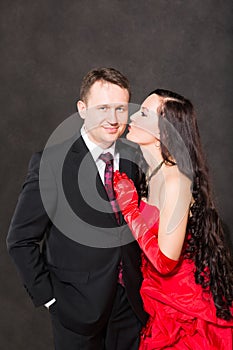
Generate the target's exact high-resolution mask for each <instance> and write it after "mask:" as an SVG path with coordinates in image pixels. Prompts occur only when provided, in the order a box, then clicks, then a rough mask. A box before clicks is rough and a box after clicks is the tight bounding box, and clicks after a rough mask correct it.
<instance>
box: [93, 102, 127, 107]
mask: <svg viewBox="0 0 233 350" xmlns="http://www.w3.org/2000/svg"><path fill="white" fill-rule="evenodd" d="M111 106H113V107H126V106H128V103H121V102H119V103H101V104H99V105H97V107H111Z"/></svg>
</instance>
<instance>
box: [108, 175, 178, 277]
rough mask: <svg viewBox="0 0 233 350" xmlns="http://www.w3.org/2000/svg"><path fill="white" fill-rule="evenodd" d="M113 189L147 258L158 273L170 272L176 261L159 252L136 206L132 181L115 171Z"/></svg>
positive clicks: (135, 191) (155, 239)
mask: <svg viewBox="0 0 233 350" xmlns="http://www.w3.org/2000/svg"><path fill="white" fill-rule="evenodd" d="M114 190H115V194H116V199H117V202H118V205H119V207H120V210H121V212H122V214H123V215H124V219H125V221H126V222H127V224H128V226H129V228H130V229H131V231H132V234H133V235H134V237H135V239H136V240H137V241H138V244H139V245H140V247H141V249H142V250H143V252H144V253H145V254H146V256H147V258H148V259H149V260H150V262H151V263H152V265H153V266H154V267H155V268H156V270H157V271H158V272H159V273H161V274H168V273H170V272H171V271H172V270H173V269H174V268H175V267H176V265H177V263H178V261H177V260H172V259H170V258H168V257H167V256H166V255H164V254H163V253H162V252H161V250H160V248H159V245H158V239H157V237H156V235H155V233H154V231H153V229H151V228H149V227H148V226H147V223H146V222H145V219H144V218H143V216H142V214H141V213H140V210H139V208H138V194H137V190H136V188H135V186H134V183H133V181H132V180H130V179H129V178H128V177H127V175H126V174H124V173H122V174H120V173H119V171H116V172H115V173H114Z"/></svg>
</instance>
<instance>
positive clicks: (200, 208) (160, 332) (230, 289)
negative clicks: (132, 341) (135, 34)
mask: <svg viewBox="0 0 233 350" xmlns="http://www.w3.org/2000/svg"><path fill="white" fill-rule="evenodd" d="M127 138H128V139H129V140H131V141H134V142H137V143H138V144H139V145H140V147H141V150H142V152H143V155H144V158H145V160H146V162H147V164H148V173H147V191H146V192H147V202H145V201H143V200H142V201H141V203H140V208H138V194H137V191H136V189H135V187H134V184H133V183H132V181H131V180H129V179H128V178H127V176H126V175H125V174H120V173H119V172H116V173H115V177H114V189H115V192H116V197H117V201H118V203H119V206H120V209H121V210H122V212H123V215H124V218H125V220H126V222H127V223H128V225H129V226H130V228H131V231H132V233H133V235H134V237H135V238H136V239H137V241H138V243H139V245H140V247H141V249H142V251H143V253H142V273H143V283H142V287H141V295H142V299H143V303H144V307H145V310H146V311H147V312H148V314H149V321H148V323H147V326H146V327H145V329H144V330H143V332H142V336H141V343H140V347H139V349H140V350H154V349H182V350H183V349H192V350H193V349H198V350H202V349H211V350H213V349H216V350H220V349H222V350H223V349H224V350H226V349H229V350H231V349H232V348H233V346H232V335H233V316H232V315H233V312H232V311H233V308H232V301H233V272H232V261H231V260H230V254H229V252H228V250H227V248H226V243H225V241H224V234H223V230H222V227H221V224H220V219H219V217H218V214H217V212H216V209H215V206H214V203H213V200H212V195H211V191H210V185H209V178H208V171H207V167H206V163H205V159H204V157H203V153H202V149H201V144H200V137H199V132H198V127H197V121H196V116H195V112H194V109H193V106H192V104H191V102H190V101H189V100H187V99H185V98H184V97H182V96H180V95H178V94H176V93H173V92H171V91H167V90H155V91H153V92H152V93H151V94H150V95H149V96H148V97H147V98H146V100H145V101H144V102H143V104H142V107H141V110H140V112H138V113H136V114H134V115H133V116H132V117H131V124H130V126H129V133H128V134H127ZM142 187H143V186H142ZM142 192H143V191H142ZM144 192H145V191H144Z"/></svg>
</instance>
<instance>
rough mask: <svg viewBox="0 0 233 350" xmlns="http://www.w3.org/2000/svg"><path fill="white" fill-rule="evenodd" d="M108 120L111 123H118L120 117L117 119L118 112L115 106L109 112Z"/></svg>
mask: <svg viewBox="0 0 233 350" xmlns="http://www.w3.org/2000/svg"><path fill="white" fill-rule="evenodd" d="M108 122H109V123H111V124H117V123H118V119H117V112H116V109H115V108H111V109H110V110H109V113H108Z"/></svg>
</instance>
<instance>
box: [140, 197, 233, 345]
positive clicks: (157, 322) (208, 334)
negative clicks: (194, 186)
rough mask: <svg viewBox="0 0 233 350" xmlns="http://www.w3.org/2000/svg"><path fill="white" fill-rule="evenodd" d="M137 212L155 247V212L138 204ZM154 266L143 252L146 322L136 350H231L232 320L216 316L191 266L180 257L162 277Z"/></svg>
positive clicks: (146, 206) (151, 207) (152, 207)
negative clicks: (139, 213) (148, 228)
mask: <svg viewBox="0 0 233 350" xmlns="http://www.w3.org/2000/svg"><path fill="white" fill-rule="evenodd" d="M140 211H141V213H142V215H143V217H144V218H145V220H146V222H147V223H149V224H150V225H151V226H152V225H153V227H152V230H150V234H151V232H152V234H153V238H154V236H156V242H157V244H158V241H157V234H158V223H159V210H158V209H157V208H156V207H155V206H151V205H148V204H145V203H144V202H141V205H140ZM139 244H140V241H139ZM153 244H154V243H153ZM145 253H146V252H145ZM155 259H156V257H155ZM154 265H155V264H152V262H150V261H149V260H148V259H147V257H146V255H145V254H144V252H143V253H142V274H143V283H142V287H141V296H142V299H143V303H144V308H145V310H146V311H147V313H148V314H149V320H148V323H147V325H146V327H145V328H144V329H143V331H142V335H141V342H140V346H139V350H155V349H166V350H168V349H175V350H178V349H179V350H186V349H190V350H210V349H211V350H232V349H233V341H232V338H233V321H230V322H227V321H225V320H222V319H220V318H217V317H216V309H215V306H214V302H213V299H212V297H211V295H209V294H207V293H203V289H202V287H201V286H200V285H197V284H196V283H195V280H194V270H195V266H194V263H193V262H192V261H190V260H188V259H183V258H182V257H181V258H180V261H179V263H178V265H177V266H176V267H175V269H174V270H173V271H172V272H170V273H168V274H165V275H164V274H161V273H159V272H158V271H157V270H156V268H155V267H154Z"/></svg>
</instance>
